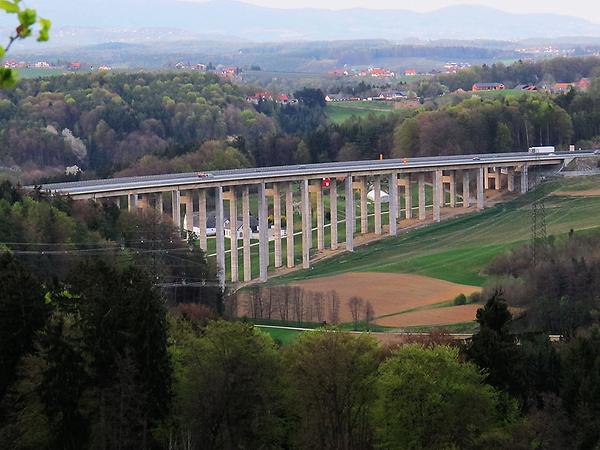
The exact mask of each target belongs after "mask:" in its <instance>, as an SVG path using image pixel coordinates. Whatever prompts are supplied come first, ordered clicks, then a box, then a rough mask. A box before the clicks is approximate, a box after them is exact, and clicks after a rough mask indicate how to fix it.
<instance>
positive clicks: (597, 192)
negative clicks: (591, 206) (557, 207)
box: [552, 189, 600, 197]
mask: <svg viewBox="0 0 600 450" xmlns="http://www.w3.org/2000/svg"><path fill="white" fill-rule="evenodd" d="M552 195H556V196H561V197H598V196H600V189H588V190H585V191H557V192H554V193H553V194H552Z"/></svg>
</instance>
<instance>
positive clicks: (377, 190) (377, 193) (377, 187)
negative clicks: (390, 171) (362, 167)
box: [373, 175, 381, 234]
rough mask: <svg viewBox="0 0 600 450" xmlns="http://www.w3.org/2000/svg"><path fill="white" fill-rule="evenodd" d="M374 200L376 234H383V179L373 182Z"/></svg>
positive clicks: (378, 177)
mask: <svg viewBox="0 0 600 450" xmlns="http://www.w3.org/2000/svg"><path fill="white" fill-rule="evenodd" d="M373 200H374V203H375V234H381V177H380V176H379V175H376V176H375V179H374V180H373Z"/></svg>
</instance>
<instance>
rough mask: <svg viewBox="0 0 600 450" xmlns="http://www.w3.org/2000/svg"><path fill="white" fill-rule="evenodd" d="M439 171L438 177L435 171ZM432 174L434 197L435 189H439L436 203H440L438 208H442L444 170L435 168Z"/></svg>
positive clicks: (443, 201)
mask: <svg viewBox="0 0 600 450" xmlns="http://www.w3.org/2000/svg"><path fill="white" fill-rule="evenodd" d="M438 172H439V177H436V175H437V173H438ZM435 174H436V175H434V178H433V180H434V182H433V191H434V197H435V190H436V189H437V190H438V191H439V195H438V197H437V199H438V201H437V204H438V205H440V208H443V207H444V206H445V203H446V190H445V188H444V171H443V170H442V169H437V170H436V171H435Z"/></svg>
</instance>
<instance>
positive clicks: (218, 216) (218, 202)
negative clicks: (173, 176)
mask: <svg viewBox="0 0 600 450" xmlns="http://www.w3.org/2000/svg"><path fill="white" fill-rule="evenodd" d="M177 192H179V191H177ZM224 221H225V219H224V214H223V188H222V187H221V186H219V187H216V188H215V229H216V235H215V238H216V241H217V279H218V280H219V286H221V289H224V288H225V228H224Z"/></svg>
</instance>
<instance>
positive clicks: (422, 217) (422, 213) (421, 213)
mask: <svg viewBox="0 0 600 450" xmlns="http://www.w3.org/2000/svg"><path fill="white" fill-rule="evenodd" d="M418 181H419V220H425V219H426V218H427V211H426V210H425V174H424V173H419V177H418Z"/></svg>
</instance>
